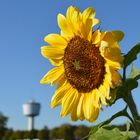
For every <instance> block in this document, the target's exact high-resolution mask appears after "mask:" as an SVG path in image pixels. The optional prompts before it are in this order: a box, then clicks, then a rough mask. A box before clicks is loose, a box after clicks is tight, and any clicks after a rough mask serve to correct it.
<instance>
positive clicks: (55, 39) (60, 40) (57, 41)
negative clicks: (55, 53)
mask: <svg viewBox="0 0 140 140" xmlns="http://www.w3.org/2000/svg"><path fill="white" fill-rule="evenodd" d="M44 41H46V42H47V43H49V44H50V45H52V46H56V47H58V46H60V47H61V48H62V49H65V48H66V46H67V44H68V43H67V40H66V39H65V38H64V37H62V36H61V35H58V34H49V35H47V36H46V37H45V38H44Z"/></svg>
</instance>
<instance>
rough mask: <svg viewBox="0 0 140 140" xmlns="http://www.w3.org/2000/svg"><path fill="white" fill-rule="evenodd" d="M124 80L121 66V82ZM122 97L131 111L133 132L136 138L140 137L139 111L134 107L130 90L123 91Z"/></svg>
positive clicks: (124, 70) (124, 74) (124, 73)
mask: <svg viewBox="0 0 140 140" xmlns="http://www.w3.org/2000/svg"><path fill="white" fill-rule="evenodd" d="M125 81H126V67H125V66H124V68H123V82H125ZM123 99H124V101H125V102H126V104H127V105H128V107H129V109H130V111H131V114H132V117H133V125H134V128H135V132H136V134H137V136H138V138H139V139H140V116H139V113H138V111H137V107H136V104H135V102H134V99H133V96H132V94H131V92H130V93H128V94H126V93H124V94H123Z"/></svg>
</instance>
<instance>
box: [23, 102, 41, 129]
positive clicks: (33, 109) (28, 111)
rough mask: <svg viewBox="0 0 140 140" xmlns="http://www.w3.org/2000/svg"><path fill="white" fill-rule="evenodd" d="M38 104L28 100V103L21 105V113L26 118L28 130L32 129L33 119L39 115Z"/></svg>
mask: <svg viewBox="0 0 140 140" xmlns="http://www.w3.org/2000/svg"><path fill="white" fill-rule="evenodd" d="M40 108H41V106H40V103H37V102H35V101H34V100H30V101H29V102H27V103H25V104H23V113H24V115H25V116H26V117H28V130H29V131H31V130H33V129H34V117H35V116H38V115H39V113H40Z"/></svg>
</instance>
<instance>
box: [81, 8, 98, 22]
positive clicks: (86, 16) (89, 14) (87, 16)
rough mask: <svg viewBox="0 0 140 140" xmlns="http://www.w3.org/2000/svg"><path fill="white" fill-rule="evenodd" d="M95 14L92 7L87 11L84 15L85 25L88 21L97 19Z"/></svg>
mask: <svg viewBox="0 0 140 140" xmlns="http://www.w3.org/2000/svg"><path fill="white" fill-rule="evenodd" d="M95 14H96V13H95V10H94V9H93V8H92V7H89V8H87V9H85V10H84V12H83V13H82V17H83V21H84V23H86V20H87V19H93V18H94V17H95Z"/></svg>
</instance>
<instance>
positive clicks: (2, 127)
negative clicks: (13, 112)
mask: <svg viewBox="0 0 140 140" xmlns="http://www.w3.org/2000/svg"><path fill="white" fill-rule="evenodd" d="M7 121H8V118H7V117H6V116H4V115H3V114H2V113H0V138H2V137H4V135H5V132H6V124H7Z"/></svg>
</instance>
